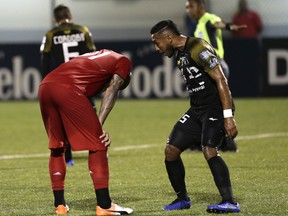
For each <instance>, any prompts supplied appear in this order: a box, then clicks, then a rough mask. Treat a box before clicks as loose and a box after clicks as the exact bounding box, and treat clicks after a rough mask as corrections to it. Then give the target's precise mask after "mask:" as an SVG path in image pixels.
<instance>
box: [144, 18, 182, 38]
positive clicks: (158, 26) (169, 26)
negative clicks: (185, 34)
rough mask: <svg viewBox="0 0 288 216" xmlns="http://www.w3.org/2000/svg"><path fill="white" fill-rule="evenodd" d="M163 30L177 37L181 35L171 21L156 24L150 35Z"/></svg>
mask: <svg viewBox="0 0 288 216" xmlns="http://www.w3.org/2000/svg"><path fill="white" fill-rule="evenodd" d="M163 29H169V30H170V31H172V32H173V33H174V34H175V35H177V36H179V35H180V34H181V33H180V31H179V30H178V28H177V26H176V24H175V23H174V22H173V21H171V20H162V21H160V22H158V23H157V24H156V25H154V26H153V27H152V28H151V30H150V34H155V33H157V32H159V31H161V30H163Z"/></svg>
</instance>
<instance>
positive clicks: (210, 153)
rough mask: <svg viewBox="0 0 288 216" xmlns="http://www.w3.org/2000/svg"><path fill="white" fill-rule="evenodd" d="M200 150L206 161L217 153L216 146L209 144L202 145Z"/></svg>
mask: <svg viewBox="0 0 288 216" xmlns="http://www.w3.org/2000/svg"><path fill="white" fill-rule="evenodd" d="M202 151H203V154H204V157H205V159H206V160H207V161H208V160H209V159H211V158H213V157H215V156H217V155H219V153H218V150H217V149H216V148H213V147H209V146H204V147H203V148H202Z"/></svg>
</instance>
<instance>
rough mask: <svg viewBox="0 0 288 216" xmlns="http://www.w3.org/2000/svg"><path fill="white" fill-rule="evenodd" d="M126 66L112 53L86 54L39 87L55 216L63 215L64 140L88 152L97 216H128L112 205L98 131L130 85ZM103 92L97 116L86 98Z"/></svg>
mask: <svg viewBox="0 0 288 216" xmlns="http://www.w3.org/2000/svg"><path fill="white" fill-rule="evenodd" d="M130 69H131V62H130V60H129V59H128V58H127V57H125V56H123V55H121V54H118V53H116V52H114V51H112V50H100V51H97V52H92V53H87V54H84V55H82V56H79V57H75V58H74V59H72V60H70V61H68V62H66V63H64V64H62V65H60V66H59V67H58V68H56V69H55V70H53V71H52V72H51V73H49V74H48V75H47V76H46V77H45V78H44V79H43V81H42V82H41V84H40V86H39V92H38V96H39V103H40V109H41V114H42V118H43V122H44V125H45V129H46V131H47V135H48V138H49V149H50V150H51V154H50V160H49V172H50V179H51V184H52V190H53V194H54V205H55V207H56V214H67V212H68V210H69V209H68V206H67V205H66V202H65V199H64V180H65V175H66V163H65V159H64V152H65V148H66V144H67V140H68V141H69V143H70V144H71V147H72V150H74V151H80V150H88V151H89V156H88V166H89V172H90V175H91V178H92V181H93V184H94V188H95V193H96V198H97V207H96V215H120V214H130V213H132V211H133V210H132V209H130V208H124V207H121V206H119V205H117V204H114V203H113V202H112V201H111V198H110V195H109V189H108V188H109V187H108V186H109V185H108V180H109V169H108V161H107V148H108V146H109V145H110V143H111V140H110V138H109V136H108V133H106V132H105V131H103V129H102V126H103V124H104V122H105V120H106V118H107V116H108V115H109V113H110V111H111V110H112V108H113V106H114V104H115V102H116V99H117V96H118V93H119V90H122V89H124V88H125V87H126V86H127V85H128V84H129V81H130ZM102 91H104V92H103V99H102V102H101V105H100V109H99V115H98V116H97V114H96V113H95V111H94V109H93V107H92V105H91V103H90V102H89V100H88V98H89V97H91V96H93V95H95V94H97V93H100V92H102Z"/></svg>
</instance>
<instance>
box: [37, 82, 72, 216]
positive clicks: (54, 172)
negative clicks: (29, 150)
mask: <svg viewBox="0 0 288 216" xmlns="http://www.w3.org/2000/svg"><path fill="white" fill-rule="evenodd" d="M54 90H55V88H54V87H51V86H47V85H44V86H40V88H39V102H40V109H41V114H42V119H43V122H44V125H45V129H46V131H47V134H48V137H49V148H50V150H51V153H50V159H49V173H50V180H51V185H52V191H53V195H54V205H55V207H56V213H57V214H66V213H67V212H68V211H69V208H68V206H67V205H66V203H65V198H64V181H65V176H66V164H65V159H64V151H65V146H66V145H65V140H66V136H65V131H64V128H63V125H62V122H61V118H60V115H59V113H58V110H57V108H56V107H55V106H54V103H53V99H52V98H53V96H52V95H51V94H53V91H54ZM56 91H57V90H56Z"/></svg>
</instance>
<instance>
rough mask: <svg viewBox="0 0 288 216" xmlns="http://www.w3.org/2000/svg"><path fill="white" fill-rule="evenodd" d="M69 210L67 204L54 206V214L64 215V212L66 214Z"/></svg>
mask: <svg viewBox="0 0 288 216" xmlns="http://www.w3.org/2000/svg"><path fill="white" fill-rule="evenodd" d="M68 212H69V207H68V205H65V206H64V205H58V206H57V207H56V214H57V215H61V214H62V215H64V214H67V213H68Z"/></svg>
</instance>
